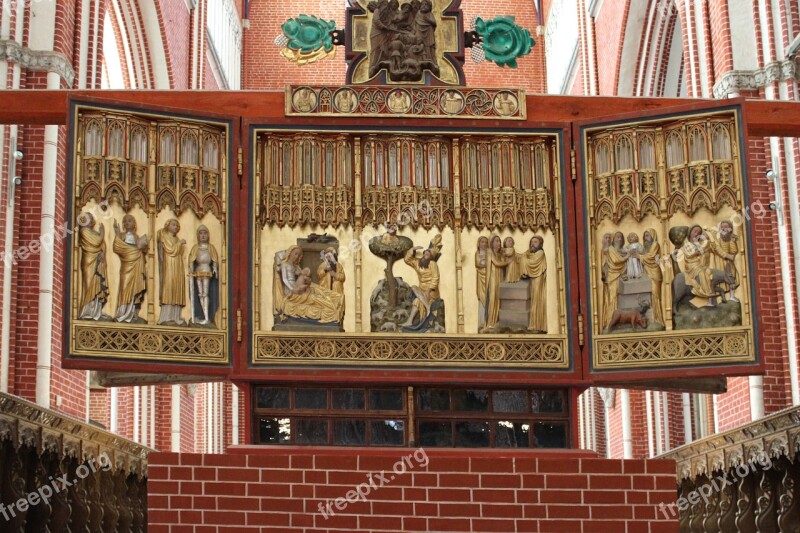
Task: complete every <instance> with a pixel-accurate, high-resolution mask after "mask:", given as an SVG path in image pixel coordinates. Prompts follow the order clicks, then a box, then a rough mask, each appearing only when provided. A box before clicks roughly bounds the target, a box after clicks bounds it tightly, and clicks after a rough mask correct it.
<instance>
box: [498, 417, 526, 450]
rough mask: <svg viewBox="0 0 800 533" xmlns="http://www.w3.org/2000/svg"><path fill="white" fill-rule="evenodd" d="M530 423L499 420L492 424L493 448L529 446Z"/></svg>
mask: <svg viewBox="0 0 800 533" xmlns="http://www.w3.org/2000/svg"><path fill="white" fill-rule="evenodd" d="M530 429H531V425H530V424H529V423H527V422H508V421H505V420H501V421H499V422H497V423H495V425H494V447H495V448H529V447H530V445H531V444H530V438H529V434H530Z"/></svg>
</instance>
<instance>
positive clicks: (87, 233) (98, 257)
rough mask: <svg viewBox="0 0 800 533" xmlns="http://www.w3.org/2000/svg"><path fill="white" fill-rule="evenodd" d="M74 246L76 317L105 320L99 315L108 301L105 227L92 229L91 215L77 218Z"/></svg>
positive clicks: (93, 223)
mask: <svg viewBox="0 0 800 533" xmlns="http://www.w3.org/2000/svg"><path fill="white" fill-rule="evenodd" d="M78 225H80V230H78V246H79V247H80V250H81V289H82V291H81V300H80V314H79V315H78V318H80V319H83V320H108V319H110V318H111V317H110V316H108V315H106V314H104V313H103V306H104V305H105V304H106V302H107V301H108V272H107V270H106V243H105V228H104V227H103V225H102V224H100V225H99V226H98V229H96V230H95V229H94V226H95V219H94V216H92V214H91V213H82V214H81V215H80V216H78Z"/></svg>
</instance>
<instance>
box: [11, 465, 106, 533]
mask: <svg viewBox="0 0 800 533" xmlns="http://www.w3.org/2000/svg"><path fill="white" fill-rule="evenodd" d="M98 470H103V471H104V472H108V471H109V470H111V458H110V457H109V456H108V455H107V454H106V453H105V452H103V453H101V454H100V455H99V456H98V457H97V460H95V459H94V458H91V459H89V460H88V461H87V462H85V463H83V464H81V465H80V466H78V468H76V469H75V477H73V478H72V481H70V480H69V479H68V478H69V474H64V475H63V476H61V477H56V478H53V476H50V483H49V484H48V485H42V486H41V487H39V488H38V489H37V490H35V491H33V492H29V493H28V495H27V496H25V497H23V498H20V499H19V500H17V501H15V502H12V503H11V504H9V505H6V504H5V503H0V516H2V517H3V520H5V521H6V522H8V521H9V520H11V519H12V518H15V517H16V516H17V513H24V512H26V511H27V510H28V509H30V508H33V507H36V506H37V505H39V504H40V503H42V502H44V503H45V504H46V503H48V502H49V501H50V498H52V497H53V496H55V495H56V494H58V493H59V492H61V491H62V490H67V489H69V488H70V487H71V486H72V485H75V484H77V483H78V482H80V480H82V479H85V478H86V477H87V476H88V475H89V474H93V473H94V472H97V471H98ZM0 523H2V522H0ZM0 529H2V527H0Z"/></svg>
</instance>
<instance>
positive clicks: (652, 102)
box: [0, 90, 800, 137]
mask: <svg viewBox="0 0 800 533" xmlns="http://www.w3.org/2000/svg"><path fill="white" fill-rule="evenodd" d="M70 95H72V96H74V97H77V98H102V99H104V100H107V101H112V102H117V103H119V104H120V105H122V106H125V105H128V106H131V105H132V106H146V107H149V108H154V109H164V110H167V109H171V110H176V109H184V110H189V111H193V112H194V113H197V114H206V113H213V114H215V115H217V116H219V115H227V116H231V117H242V118H245V119H259V118H280V119H284V116H283V109H284V106H283V103H284V92H283V91H141V90H138V91H133V90H107V91H68V90H57V91H46V90H23V91H3V98H2V99H0V124H31V125H43V124H66V122H67V112H68V108H67V102H68V98H69V96H70ZM712 102H716V103H719V100H702V99H685V98H683V99H681V98H631V97H611V96H560V95H530V96H527V109H528V122H529V123H530V122H547V123H554V122H562V123H565V122H577V121H585V120H592V119H598V118H603V117H609V116H611V115H617V114H627V113H641V114H643V115H644V114H647V113H652V112H655V111H658V110H660V109H663V110H665V111H668V108H670V107H675V106H682V107H686V106H687V105H689V106H691V105H697V107H698V108H700V107H704V106H707V105H709V104H710V103H712ZM744 107H745V115H746V119H747V124H748V127H749V133H750V135H752V136H763V137H767V136H776V137H800V102H784V101H775V100H746V101H745V104H744ZM412 121H413V120H412ZM318 122H319V118H318V117H292V123H293V124H304V123H307V124H315V123H318ZM347 122H354V123H360V124H373V125H390V124H391V125H402V124H403V123H407V122H409V120H408V119H399V118H395V117H387V118H379V119H364V118H352V119H337V123H342V124H345V123H347ZM437 122H439V121H437ZM487 122H489V121H487ZM440 123H441V125H442V126H447V125H454V126H459V124H460V127H463V121H454V120H446V119H445V120H441V121H440ZM504 124H506V123H505V122H504ZM524 124H525V123H519V124H515V126H522V125H524ZM487 125H488V124H487ZM493 125H494V124H493Z"/></svg>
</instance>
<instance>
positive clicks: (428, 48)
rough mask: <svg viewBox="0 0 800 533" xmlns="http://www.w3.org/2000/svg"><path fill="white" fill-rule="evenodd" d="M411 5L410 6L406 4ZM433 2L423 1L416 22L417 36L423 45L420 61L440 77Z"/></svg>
mask: <svg viewBox="0 0 800 533" xmlns="http://www.w3.org/2000/svg"><path fill="white" fill-rule="evenodd" d="M406 5H410V4H406ZM432 11H433V4H432V3H431V0H422V2H421V3H420V5H419V10H418V11H417V16H416V18H415V20H414V22H415V25H416V30H417V35H418V37H419V39H420V41H421V43H422V52H421V53H420V55H419V61H420V62H421V63H423V65H424V66H425V67H426V68H429V69H431V71H432V72H433V73H434V74H436V75H437V76H438V75H439V64H438V62H437V61H436V17H434V16H433V13H432Z"/></svg>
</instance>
